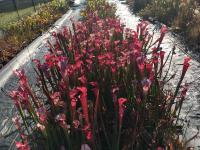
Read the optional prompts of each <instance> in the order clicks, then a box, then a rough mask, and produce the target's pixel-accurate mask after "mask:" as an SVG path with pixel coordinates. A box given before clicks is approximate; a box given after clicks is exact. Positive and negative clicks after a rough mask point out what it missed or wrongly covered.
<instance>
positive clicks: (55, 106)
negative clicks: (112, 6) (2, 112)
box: [10, 13, 190, 150]
mask: <svg viewBox="0 0 200 150" xmlns="http://www.w3.org/2000/svg"><path fill="white" fill-rule="evenodd" d="M87 16H89V17H88V18H87V19H85V20H84V21H82V22H76V23H73V30H70V29H68V28H63V29H62V30H61V31H59V32H57V33H56V32H54V33H53V35H52V36H53V38H54V42H51V41H49V42H48V45H49V53H48V54H46V55H45V56H44V61H42V62H40V61H39V60H33V61H34V62H35V72H36V74H37V78H36V83H35V87H36V88H31V86H30V85H29V83H28V77H26V75H25V73H24V71H23V70H22V71H19V70H18V71H16V75H17V76H18V77H19V88H18V89H16V90H15V91H12V92H10V96H11V98H12V99H13V101H14V103H15V106H16V108H17V110H18V113H19V115H18V116H16V117H15V118H13V121H14V122H15V124H16V127H17V129H18V131H19V138H21V141H20V142H16V146H17V148H19V149H23V148H24V149H38V147H40V148H42V149H44V150H45V149H48V150H51V149H52V150H55V149H69V150H70V149H71V150H80V149H81V147H84V146H85V147H90V148H91V149H94V150H95V149H102V150H104V149H105V150H121V149H123V150H128V149H142V150H143V149H144V150H145V149H165V148H167V147H168V148H169V147H171V148H172V147H173V148H174V149H181V147H182V143H180V141H179V140H180V139H179V136H180V134H181V133H180V132H179V131H180V128H179V127H180V125H179V124H177V123H176V121H178V119H179V113H180V110H181V107H182V103H183V100H184V99H185V95H186V92H187V86H186V85H184V84H182V81H183V78H184V76H185V73H186V72H187V69H188V67H189V60H190V59H189V58H186V59H185V60H184V63H183V70H182V72H181V73H180V74H181V77H180V80H179V82H178V84H177V87H176V89H175V90H173V89H172V88H171V87H168V86H167V83H168V82H169V81H170V80H171V79H172V78H173V77H174V75H172V76H168V67H169V66H168V67H167V66H166V61H167V60H168V59H170V58H171V57H173V51H172V52H171V53H170V54H169V56H165V52H164V51H162V50H161V43H162V40H163V38H164V36H165V33H166V31H167V29H166V27H163V28H162V30H161V34H160V37H159V38H158V39H157V40H156V41H155V42H152V40H151V39H152V38H153V37H152V35H150V34H149V33H148V31H147V26H148V24H147V23H146V22H142V23H140V24H139V25H138V27H137V31H134V30H131V29H128V28H124V26H123V25H122V24H121V23H120V21H119V20H118V19H116V18H115V17H105V18H104V19H101V18H100V17H99V16H98V15H96V13H95V14H91V13H90V14H88V15H87ZM166 68H167V69H166Z"/></svg>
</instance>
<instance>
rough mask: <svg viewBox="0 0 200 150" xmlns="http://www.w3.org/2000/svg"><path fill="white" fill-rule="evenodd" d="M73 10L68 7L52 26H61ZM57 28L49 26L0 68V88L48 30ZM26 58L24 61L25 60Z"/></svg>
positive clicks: (48, 33)
mask: <svg viewBox="0 0 200 150" xmlns="http://www.w3.org/2000/svg"><path fill="white" fill-rule="evenodd" d="M72 12H73V10H72V9H69V10H68V11H67V12H66V13H65V14H64V15H63V16H62V17H61V18H60V19H58V20H57V21H56V22H55V23H54V24H53V25H52V26H56V27H61V26H62V25H63V24H64V21H65V20H66V19H68V18H69V17H70V15H71V14H72ZM56 30H57V28H51V27H50V28H49V29H48V30H47V31H46V32H45V33H44V34H42V35H41V36H39V37H37V38H36V39H35V40H34V41H33V42H31V43H30V44H29V45H28V46H27V47H26V48H24V49H23V50H22V51H21V52H19V53H18V54H17V55H16V56H15V57H14V58H13V59H11V60H10V61H9V62H8V63H7V64H6V65H5V66H3V68H2V69H1V70H0V87H1V88H2V87H3V86H4V84H5V83H6V81H7V80H8V79H9V77H10V76H11V75H12V74H13V71H14V70H16V69H19V67H21V66H22V65H24V64H25V63H26V62H27V61H28V59H27V60H26V58H27V57H29V56H30V55H33V54H34V52H35V51H36V50H37V48H38V47H39V46H40V45H41V44H42V41H43V40H45V39H46V38H48V37H49V36H50V32H53V31H56ZM25 60H26V61H25Z"/></svg>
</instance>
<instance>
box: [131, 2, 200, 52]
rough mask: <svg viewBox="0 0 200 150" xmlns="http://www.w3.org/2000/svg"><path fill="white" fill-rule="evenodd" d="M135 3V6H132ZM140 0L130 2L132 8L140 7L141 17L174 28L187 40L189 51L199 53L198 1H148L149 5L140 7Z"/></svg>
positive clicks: (199, 14)
mask: <svg viewBox="0 0 200 150" xmlns="http://www.w3.org/2000/svg"><path fill="white" fill-rule="evenodd" d="M134 2H135V4H136V5H135V6H132V5H131V4H132V3H134ZM138 3H139V4H140V1H139V0H129V4H130V5H131V8H133V7H136V8H137V7H138V9H139V10H138V12H136V13H137V14H138V15H139V16H141V17H142V18H144V19H149V18H153V20H157V21H160V22H162V23H164V24H166V25H168V26H170V27H171V28H172V30H173V31H174V32H176V33H178V34H180V35H181V36H183V37H184V38H185V39H184V41H185V42H186V43H187V44H188V46H189V49H190V50H192V51H193V52H194V53H199V45H200V43H199V39H200V32H199V29H200V27H199V18H200V13H199V12H200V11H199V3H198V2H197V0H190V1H180V0H160V1H156V0H148V3H146V4H145V5H142V7H141V8H139V7H140V5H139V4H138Z"/></svg>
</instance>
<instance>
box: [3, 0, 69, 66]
mask: <svg viewBox="0 0 200 150" xmlns="http://www.w3.org/2000/svg"><path fill="white" fill-rule="evenodd" d="M67 10H68V4H67V3H66V2H64V1H62V0H59V1H56V0H53V1H52V2H49V3H47V4H45V5H42V6H41V7H40V9H39V10H38V11H37V13H35V14H33V15H31V16H28V17H25V18H23V19H21V20H20V21H17V22H16V23H13V24H11V25H10V26H9V27H8V28H7V29H6V32H5V36H4V38H3V39H0V49H1V51H0V61H1V64H2V65H5V64H6V63H7V62H8V61H9V60H11V59H12V58H13V57H15V56H16V54H17V53H18V52H20V50H22V49H23V48H24V47H26V46H27V45H28V44H29V43H31V42H32V41H33V40H34V39H35V38H37V37H38V36H39V35H41V34H42V33H43V32H44V31H46V30H47V29H48V28H49V27H50V26H51V25H52V24H53V23H54V22H55V21H56V20H57V19H58V18H60V17H61V16H62V14H64V13H65V12H66V11H67Z"/></svg>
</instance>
